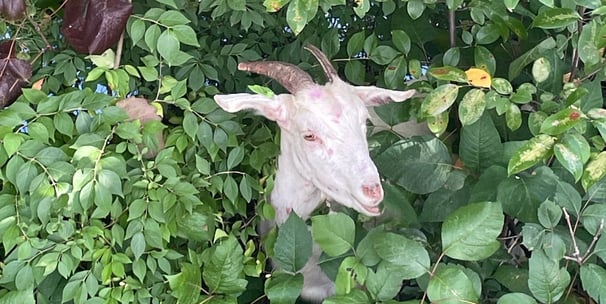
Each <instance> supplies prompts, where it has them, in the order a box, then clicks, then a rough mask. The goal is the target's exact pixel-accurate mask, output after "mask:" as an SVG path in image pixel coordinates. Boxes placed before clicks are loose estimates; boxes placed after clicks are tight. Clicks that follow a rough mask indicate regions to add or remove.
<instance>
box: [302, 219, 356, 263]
mask: <svg viewBox="0 0 606 304" xmlns="http://www.w3.org/2000/svg"><path fill="white" fill-rule="evenodd" d="M355 231H356V227H355V224H354V222H353V220H352V219H351V218H350V217H349V216H347V215H345V214H343V213H332V214H327V215H317V216H314V217H312V218H311V233H312V236H313V239H314V241H316V243H318V245H320V248H322V251H324V252H326V254H328V255H330V256H339V255H342V254H344V253H346V252H347V251H349V250H351V249H352V248H353V243H354V238H355Z"/></svg>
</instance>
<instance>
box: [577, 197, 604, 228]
mask: <svg viewBox="0 0 606 304" xmlns="http://www.w3.org/2000/svg"><path fill="white" fill-rule="evenodd" d="M604 221H606V205H603V204H597V205H591V206H588V207H587V208H585V210H583V213H582V214H581V223H583V226H584V227H585V230H587V231H589V233H591V234H592V235H596V233H598V231H601V230H600V227H602V225H604V226H606V223H604Z"/></svg>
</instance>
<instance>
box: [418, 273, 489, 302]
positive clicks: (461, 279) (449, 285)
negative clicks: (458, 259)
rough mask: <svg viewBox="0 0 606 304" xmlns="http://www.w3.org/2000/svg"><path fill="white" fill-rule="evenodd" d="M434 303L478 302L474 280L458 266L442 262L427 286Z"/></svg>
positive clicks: (428, 294) (429, 296)
mask: <svg viewBox="0 0 606 304" xmlns="http://www.w3.org/2000/svg"><path fill="white" fill-rule="evenodd" d="M427 296H428V298H429V300H430V301H431V302H432V303H448V304H450V303H453V304H454V303H476V302H477V300H478V299H479V296H480V295H479V294H477V292H476V290H475V288H474V286H473V282H472V280H471V279H470V278H469V277H468V276H467V274H466V273H465V272H464V271H463V269H461V268H460V267H458V266H454V265H444V264H440V266H439V267H438V269H437V270H436V272H435V273H434V275H433V276H432V277H431V279H430V280H429V285H428V286H427Z"/></svg>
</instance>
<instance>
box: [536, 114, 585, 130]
mask: <svg viewBox="0 0 606 304" xmlns="http://www.w3.org/2000/svg"><path fill="white" fill-rule="evenodd" d="M582 117H583V113H582V112H581V111H579V110H578V109H575V108H567V109H564V110H562V111H560V112H558V113H555V114H553V115H551V116H549V117H547V118H546V119H545V120H544V121H543V124H542V125H541V133H545V134H547V135H558V134H562V133H564V132H566V131H567V130H569V129H570V128H572V127H574V126H575V125H576V124H578V123H579V122H581V118H582Z"/></svg>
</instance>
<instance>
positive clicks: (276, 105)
mask: <svg viewBox="0 0 606 304" xmlns="http://www.w3.org/2000/svg"><path fill="white" fill-rule="evenodd" d="M292 99H293V97H292V95H290V94H280V95H277V96H274V97H267V96H263V95H258V94H247V93H240V94H228V95H215V101H216V102H217V104H218V105H219V106H220V107H221V108H223V110H225V111H227V112H230V113H235V112H238V111H241V110H253V111H255V112H256V113H257V114H259V115H263V116H265V117H266V118H267V119H270V120H273V121H276V122H277V123H278V125H279V126H280V127H287V125H288V121H289V119H288V115H289V113H290V111H289V108H290V107H291V106H292V104H293V100H292Z"/></svg>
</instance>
